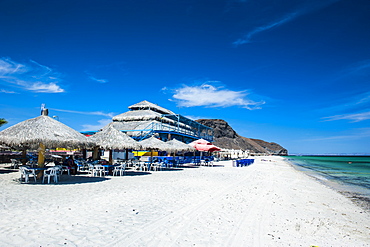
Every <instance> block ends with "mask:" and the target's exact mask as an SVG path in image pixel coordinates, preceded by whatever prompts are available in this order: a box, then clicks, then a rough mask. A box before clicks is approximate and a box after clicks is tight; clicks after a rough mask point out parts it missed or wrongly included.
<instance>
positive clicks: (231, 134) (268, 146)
mask: <svg viewBox="0 0 370 247" xmlns="http://www.w3.org/2000/svg"><path fill="white" fill-rule="evenodd" d="M196 121H197V122H198V123H201V124H203V125H205V126H208V127H211V128H213V130H214V141H213V144H214V145H216V146H218V147H220V148H225V149H241V150H250V152H251V153H266V154H275V155H287V154H288V151H287V150H286V149H285V148H283V147H282V146H280V145H279V144H277V143H274V142H266V141H263V140H259V139H251V138H246V137H243V136H240V135H238V133H236V132H235V130H234V129H233V128H231V126H230V125H229V124H228V123H227V122H226V121H224V120H222V119H198V120H196Z"/></svg>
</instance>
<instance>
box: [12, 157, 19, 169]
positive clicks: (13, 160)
mask: <svg viewBox="0 0 370 247" xmlns="http://www.w3.org/2000/svg"><path fill="white" fill-rule="evenodd" d="M10 161H11V162H12V167H13V169H15V168H18V167H19V165H20V164H21V162H20V161H19V160H16V159H10Z"/></svg>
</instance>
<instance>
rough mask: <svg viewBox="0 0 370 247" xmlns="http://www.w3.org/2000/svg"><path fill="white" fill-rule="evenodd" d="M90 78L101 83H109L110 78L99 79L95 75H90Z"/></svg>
mask: <svg viewBox="0 0 370 247" xmlns="http://www.w3.org/2000/svg"><path fill="white" fill-rule="evenodd" d="M89 79H91V80H93V81H96V82H99V83H107V82H109V81H108V80H106V79H97V78H95V77H93V76H89Z"/></svg>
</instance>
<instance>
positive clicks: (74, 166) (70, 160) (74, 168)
mask: <svg viewBox="0 0 370 247" xmlns="http://www.w3.org/2000/svg"><path fill="white" fill-rule="evenodd" d="M63 165H65V166H68V167H69V169H70V172H71V175H76V174H77V164H76V163H75V161H74V160H73V157H72V156H69V157H68V159H66V160H65V161H64V162H63Z"/></svg>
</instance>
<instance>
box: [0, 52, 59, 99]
mask: <svg viewBox="0 0 370 247" xmlns="http://www.w3.org/2000/svg"><path fill="white" fill-rule="evenodd" d="M0 80H2V81H3V82H6V83H7V84H8V86H13V87H18V88H22V89H24V90H28V91H33V92H38V93H62V92H64V89H63V88H61V87H60V86H59V85H58V84H59V83H60V81H61V79H60V75H59V73H57V72H56V71H53V70H52V69H51V68H49V67H47V66H44V65H41V64H39V63H37V62H35V61H32V60H31V61H29V62H28V63H26V64H21V63H17V62H15V61H12V60H11V59H10V58H0Z"/></svg>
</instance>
